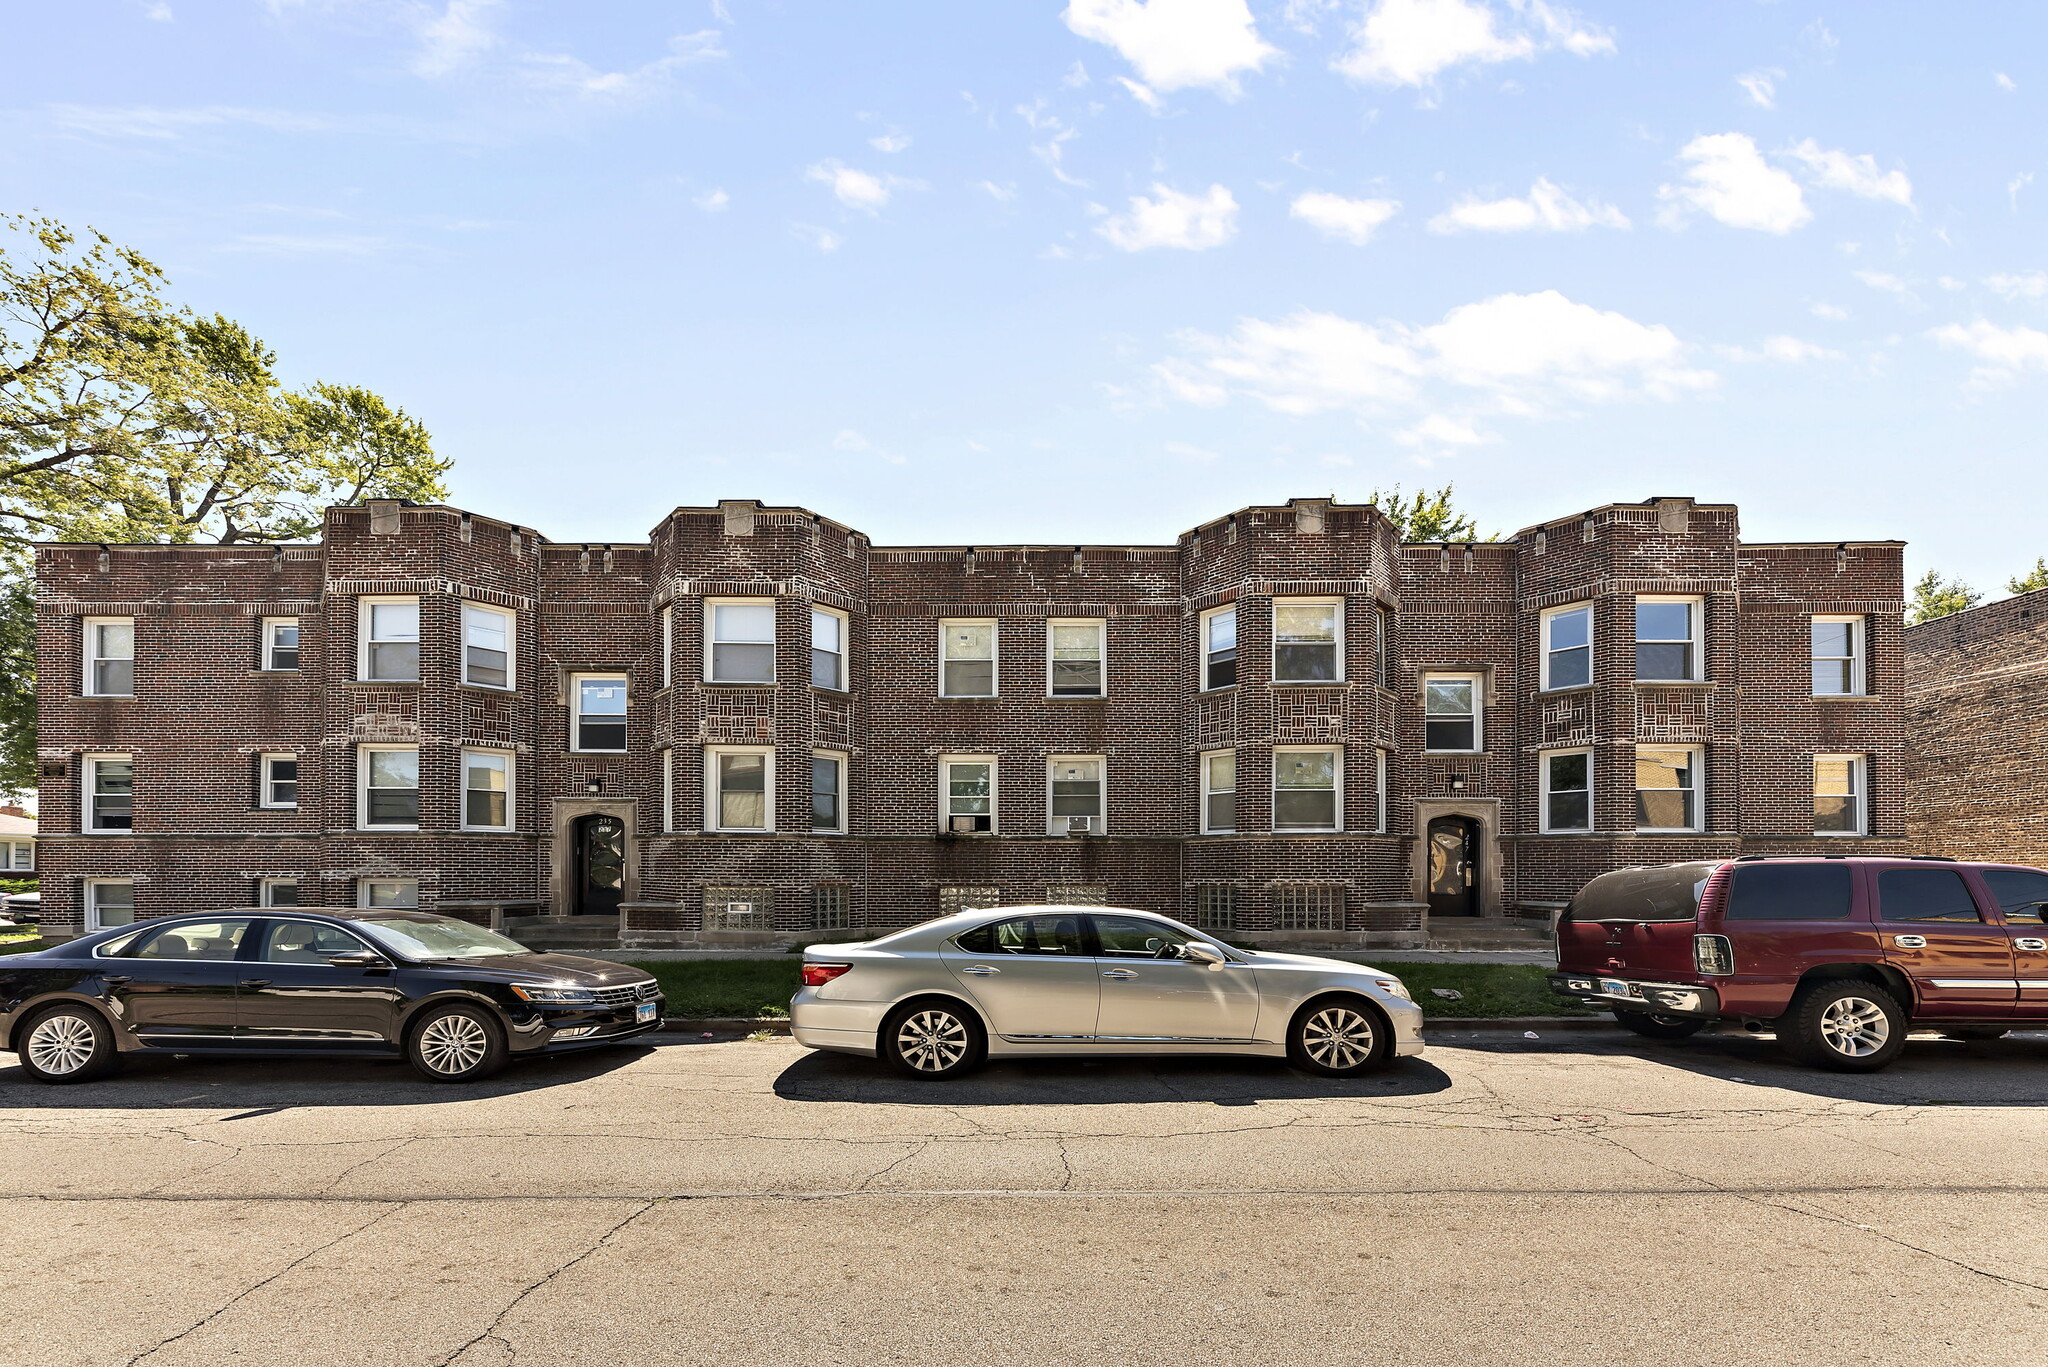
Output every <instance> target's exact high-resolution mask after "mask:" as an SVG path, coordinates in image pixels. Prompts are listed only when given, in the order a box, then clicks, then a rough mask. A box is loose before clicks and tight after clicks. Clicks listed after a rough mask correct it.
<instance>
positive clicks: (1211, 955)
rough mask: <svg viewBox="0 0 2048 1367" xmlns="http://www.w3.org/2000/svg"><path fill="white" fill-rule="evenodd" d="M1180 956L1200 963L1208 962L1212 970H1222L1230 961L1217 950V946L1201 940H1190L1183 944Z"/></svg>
mask: <svg viewBox="0 0 2048 1367" xmlns="http://www.w3.org/2000/svg"><path fill="white" fill-rule="evenodd" d="M1180 956H1181V957H1182V958H1183V959H1192V960H1194V961H1195V962H1196V963H1198V964H1207V965H1208V966H1209V969H1210V971H1211V972H1221V971H1222V969H1223V965H1225V964H1226V963H1229V962H1230V961H1229V960H1228V959H1226V958H1224V957H1223V955H1222V954H1221V953H1219V952H1218V951H1217V949H1216V946H1214V945H1210V944H1204V943H1203V942H1202V941H1200V940H1189V941H1188V942H1187V943H1186V944H1184V945H1182V946H1181V947H1180Z"/></svg>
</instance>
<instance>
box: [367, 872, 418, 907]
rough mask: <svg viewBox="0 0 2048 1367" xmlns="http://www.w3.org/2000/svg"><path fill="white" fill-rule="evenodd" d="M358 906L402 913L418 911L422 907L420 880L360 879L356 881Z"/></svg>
mask: <svg viewBox="0 0 2048 1367" xmlns="http://www.w3.org/2000/svg"><path fill="white" fill-rule="evenodd" d="M356 905H357V906H359V907H384V908H390V909H396V910H400V911H417V910H419V905H420V880H419V879H417V878H358V879H357V880H356Z"/></svg>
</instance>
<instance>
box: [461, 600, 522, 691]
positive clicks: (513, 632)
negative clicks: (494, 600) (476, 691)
mask: <svg viewBox="0 0 2048 1367" xmlns="http://www.w3.org/2000/svg"><path fill="white" fill-rule="evenodd" d="M472 612H478V613H489V614H490V615H492V616H494V617H502V618H504V619H505V682H503V683H501V684H494V683H479V682H477V681H476V680H475V679H472V678H470V677H469V615H470V614H471V613H472ZM461 648H462V657H461V665H462V673H461V678H462V682H463V683H464V684H466V685H468V686H469V687H471V688H488V689H490V690H491V691H492V692H494V693H510V692H513V691H514V690H516V689H517V688H518V687H519V614H518V613H517V612H516V611H514V610H513V609H511V608H501V607H497V606H496V605H494V604H491V603H471V602H467V601H465V602H464V603H463V605H462V646H461Z"/></svg>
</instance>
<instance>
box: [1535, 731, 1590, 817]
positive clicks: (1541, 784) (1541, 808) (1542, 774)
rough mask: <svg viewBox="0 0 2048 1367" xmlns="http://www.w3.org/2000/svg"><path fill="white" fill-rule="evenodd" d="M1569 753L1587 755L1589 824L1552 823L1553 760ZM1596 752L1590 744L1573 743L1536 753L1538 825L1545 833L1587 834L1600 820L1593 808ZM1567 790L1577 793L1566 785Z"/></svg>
mask: <svg viewBox="0 0 2048 1367" xmlns="http://www.w3.org/2000/svg"><path fill="white" fill-rule="evenodd" d="M1567 755H1584V756H1585V757H1586V824H1585V825H1583V826H1553V825H1551V824H1550V762H1551V761H1552V760H1554V759H1562V758H1564V757H1565V756H1567ZM1594 770H1595V765H1594V763H1593V751H1592V750H1591V748H1590V747H1586V746H1574V747H1568V748H1566V749H1561V750H1539V751H1537V752H1536V799H1537V808H1536V828H1537V830H1539V831H1541V832H1542V833H1543V834H1545V835H1553V834H1555V835H1587V834H1590V833H1591V832H1592V831H1593V829H1594V825H1595V823H1596V821H1597V814H1596V813H1595V811H1594V809H1593V790H1594V788H1595V786H1596V784H1595V779H1596V777H1597V775H1596V774H1595V772H1594ZM1564 791H1565V792H1575V791H1577V790H1576V789H1571V788H1567V789H1565V790H1564Z"/></svg>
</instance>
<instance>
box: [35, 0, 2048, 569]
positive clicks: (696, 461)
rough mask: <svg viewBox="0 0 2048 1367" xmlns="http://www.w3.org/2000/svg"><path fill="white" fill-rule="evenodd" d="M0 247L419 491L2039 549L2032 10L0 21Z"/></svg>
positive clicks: (255, 1) (559, 530)
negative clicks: (54, 253)
mask: <svg viewBox="0 0 2048 1367" xmlns="http://www.w3.org/2000/svg"><path fill="white" fill-rule="evenodd" d="M0 16H4V18H5V22H6V27H7V31H8V33H9V35H10V39H11V41H10V42H9V43H8V44H7V52H6V54H5V55H4V56H0V62H4V63H5V66H4V68H0V70H4V76H5V91H6V94H5V95H4V96H0V118H4V119H5V121H6V130H5V131H6V136H5V138H4V139H0V186H4V192H0V207H4V208H7V209H10V210H17V211H36V212H41V213H48V214H52V215H55V216H58V217H60V218H63V219H66V220H68V221H71V222H73V223H90V224H93V225H96V226H98V227H99V228H101V229H103V230H104V231H106V232H108V233H110V234H111V235H113V236H114V237H115V238H117V239H119V240H121V241H124V242H127V243H131V244H133V245H135V246H137V247H139V248H141V249H143V250H144V251H145V252H147V253H148V254H150V255H151V256H153V257H154V258H156V259H157V260H158V261H159V262H160V263H161V264H162V265H164V266H165V267H166V268H167V269H168V271H169V272H170V274H171V277H172V281H173V287H174V292H175V293H176V294H177V295H178V296H179V297H180V298H182V299H184V300H186V301H187V302H190V303H191V304H193V305H195V306H197V307H199V308H202V309H206V310H210V311H212V310H217V311H220V312H224V313H227V314H229V315H231V316H233V317H236V318H238V319H240V320H241V321H243V322H245V323H247V324H248V325H249V326H250V327H251V328H253V329H254V330H255V331H256V332H257V333H258V334H259V335H261V336H263V337H264V338H265V339H267V340H268V341H269V342H270V343H271V344H272V345H273V346H275V347H276V348H277V349H278V350H279V351H280V352H281V353H282V356H283V358H284V362H285V367H286V370H287V372H288V374H289V375H290V377H291V378H292V379H294V380H311V379H316V378H323V379H336V380H348V381H355V382H361V383H364V384H368V385H370V386H372V387H374V388H376V389H378V390H379V391H380V392H382V393H384V394H385V395H386V396H388V397H389V398H391V399H392V400H394V401H395V402H397V403H400V404H401V405H403V406H404V407H405V408H407V409H408V410H409V411H411V412H412V413H414V414H415V415H417V416H418V417H420V418H421V419H423V420H424V421H425V422H426V423H427V424H428V426H429V427H430V428H431V430H432V431H433V433H434V434H435V438H436V442H437V445H438V447H439V449H440V450H441V451H442V453H444V454H447V455H452V456H454V457H455V458H456V459H457V461H458V464H457V468H456V471H455V475H454V495H455V499H456V501H457V502H459V503H462V504H464V505H465V506H469V507H472V508H475V509H477V510H478V511H481V512H487V513H491V514H494V515H498V516H505V517H509V518H513V519H515V520H519V521H522V522H525V523H527V524H529V525H532V526H535V527H537V528H538V529H540V530H541V531H542V532H544V533H545V534H547V535H549V536H552V537H554V538H556V539H559V540H578V539H600V540H601V539H613V540H629V539H635V538H637V537H639V536H641V535H643V534H644V533H645V530H646V529H647V528H648V527H649V526H650V525H651V524H652V523H653V522H654V521H655V520H656V519H657V518H658V517H659V516H660V515H661V513H662V512H663V511H665V510H666V509H667V508H669V507H672V506H675V505H677V504H684V503H699V504H701V503H705V502H709V501H712V500H715V499H718V498H721V497H726V498H731V497H759V498H762V499H765V500H768V501H770V502H794V503H801V504H804V505H806V506H809V507H812V508H814V509H816V510H818V511H820V512H823V513H825V514H827V515H829V516H832V517H835V518H838V519H840V520H842V521H846V522H849V523H852V524H853V525H855V526H858V527H860V528H862V529H864V530H866V531H867V532H869V533H870V534H872V535H873V536H874V537H876V539H877V540H879V541H883V542H894V543H922V542H983V543H996V542H1004V541H1038V542H1054V543H1065V542H1075V541H1160V540H1165V539H1167V538H1170V537H1171V536H1172V535H1173V534H1174V533H1176V532H1177V531H1179V530H1181V529H1183V528H1185V527H1187V526H1190V525H1193V524H1195V523H1196V522H1199V521H1203V520H1206V519H1207V518H1210V517H1212V516H1215V515H1218V514H1220V513H1222V512H1224V511H1227V510H1229V509H1231V508H1234V507H1237V506H1240V505H1242V504H1245V503H1252V502H1271V501H1278V500H1282V499H1285V498H1287V497H1289V496H1294V495H1326V494H1335V495H1336V496H1338V497H1340V498H1347V499H1357V498H1363V497H1364V496H1365V495H1366V494H1367V493H1368V492H1369V491H1371V490H1372V489H1373V488H1374V487H1376V486H1385V485H1389V484H1393V483H1395V482H1400V483H1403V484H1405V485H1407V486H1408V487H1410V488H1414V487H1416V486H1417V485H1419V484H1425V483H1427V484H1437V483H1442V482H1443V481H1446V480H1451V481H1455V482H1456V484H1457V486H1458V489H1459V492H1460V495H1461V497H1462V500H1463V501H1464V502H1465V503H1466V504H1468V505H1469V506H1470V507H1471V508H1472V510H1473V511H1474V512H1475V513H1476V514H1477V515H1478V516H1479V517H1480V519H1481V521H1482V524H1483V525H1484V526H1486V527H1488V528H1492V529H1500V530H1512V529H1513V528H1515V527H1518V526H1522V525H1526V524H1527V523H1530V522H1534V521H1540V520H1544V519H1547V518H1551V517H1556V516H1561V515H1564V514H1566V513H1569V512H1572V511H1575V510H1577V509H1579V508H1582V507H1587V506H1591V505H1595V504H1599V503H1604V502H1609V501H1617V500H1636V499H1641V498H1646V497H1650V496H1654V495H1669V494H1680V493H1688V494H1692V495H1695V496H1697V497H1700V498H1702V499H1711V500H1733V501H1737V502H1739V503H1741V504H1742V505H1743V508H1744V530H1745V534H1746V535H1748V536H1749V537H1750V538H1752V539H1757V540H1826V541H1833V540H1840V539H1848V538H1882V537H1901V538H1905V539H1908V540H1911V541H1912V542H1914V543H1915V547H1914V552H1913V563H1914V565H1915V567H1916V568H1918V567H1924V566H1926V565H1929V564H1933V565H1938V566H1940V567H1941V568H1943V569H1945V570H1949V571H1952V572H1959V573H1962V574H1964V575H1966V576H1968V577H1969V578H1971V579H1972V580H1973V581H1975V582H1977V583H1978V584H1979V586H1980V587H1987V586H1991V585H1993V584H1995V583H1997V582H1999V581H2002V580H2003V579H2004V578H2005V577H2006V576H2007V575H2009V574H2012V573H2014V572H2017V571H2019V570H2022V569H2024V568H2025V567H2026V566H2027V565H2030V564H2031V563H2032V562H2033V559H2034V557H2035V556H2037V555H2040V554H2044V553H2048V528H2044V526H2043V519H2042V517H2041V514H2040V509H2041V507H2042V504H2043V501H2044V499H2043V495H2044V493H2048V489H2044V482H2048V475H2044V473H2043V471H2044V467H2048V462H2043V461H2042V460H2041V459H2040V450H2041V443H2042V436H2041V434H2042V429H2043V422H2042V419H2043V417H2044V398H2048V241H2044V237H2043V233H2042V223H2043V215H2044V212H2048V178H2044V179H2042V180H2040V181H2038V182H2037V181H2036V179H2035V175H2036V173H2037V172H2048V143H2044V138H2043V132H2044V129H2048V122H2044V117H2043V115H2044V112H2048V103H2044V100H2043V94H2044V92H2048V63H2044V61H2043V53H2044V52H2048V43H2044V42H2043V39H2044V37H2048V11H2044V10H2043V9H2042V7H2041V6H2040V5H2039V4H2038V3H2036V4H2022V3H1973V4H1970V5H1930V4H1924V3H1922V4H1900V3H1875V2H1870V0H1866V2H1865V3H1856V4H1847V3H1844V4H1832V3H1800V0H1771V2H1769V3H1765V2H1763V0H1726V2H1725V3H1720V4H1713V5H1705V4H1691V5H1674V4H1670V3H1656V4H1651V3H1630V4H1625V3H1619V0H1586V3H1583V4H1578V5H1575V6H1572V7H1569V8H1567V7H1565V6H1563V5H1552V4H1546V3H1538V0H1491V2H1490V3H1488V2H1487V0H1370V3H1367V2H1366V0H1270V2H1268V0H1252V3H1250V4H1246V3H1245V0H1150V3H1149V4H1143V3H1139V2H1138V0H1072V3H1071V4H1070V5H1067V6H1065V7H1063V6H1062V5H1061V4H1060V3H1059V2H1058V0H1051V2H1049V3H1043V4H1026V3H988V2H986V0H984V2H983V3H955V4H935V3H924V4H905V3H896V2H895V0H863V3H860V4H846V3H793V2H790V0H783V2H782V3H767V2H765V0H722V3H711V2H710V0H677V2H675V3H657V2H656V0H607V2H606V3H602V4H570V3H539V2H538V0H495V2H494V0H267V2H266V0H204V2H202V0H67V2H66V3H64V4H62V5H51V4H46V3H24V2H23V0H8V3H6V4H5V5H4V8H0Z"/></svg>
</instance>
